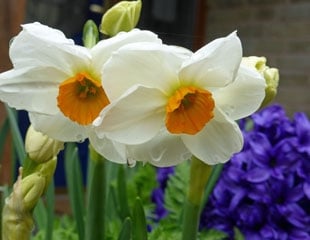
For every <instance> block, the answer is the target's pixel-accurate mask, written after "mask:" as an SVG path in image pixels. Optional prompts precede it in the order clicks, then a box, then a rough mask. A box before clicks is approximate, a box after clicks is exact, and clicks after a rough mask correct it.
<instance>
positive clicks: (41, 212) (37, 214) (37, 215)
mask: <svg viewBox="0 0 310 240" xmlns="http://www.w3.org/2000/svg"><path fill="white" fill-rule="evenodd" d="M33 214H34V219H35V223H36V227H37V228H38V229H39V230H41V229H42V230H45V228H46V225H47V222H46V220H47V209H46V207H45V206H44V203H43V201H42V199H39V201H38V202H37V204H36V206H35V208H34V212H33Z"/></svg>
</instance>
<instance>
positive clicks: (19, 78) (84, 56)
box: [0, 23, 160, 142]
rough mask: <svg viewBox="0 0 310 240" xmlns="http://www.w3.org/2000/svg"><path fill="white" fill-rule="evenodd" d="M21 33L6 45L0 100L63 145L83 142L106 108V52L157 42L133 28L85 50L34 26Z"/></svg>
mask: <svg viewBox="0 0 310 240" xmlns="http://www.w3.org/2000/svg"><path fill="white" fill-rule="evenodd" d="M22 28H23V29H22V31H21V32H20V33H19V34H18V35H17V36H16V37H15V38H14V39H13V41H12V43H11V45H10V58H11V61H12V63H13V67H14V68H13V69H12V70H9V71H7V72H4V73H1V74H0V99H1V100H2V101H4V102H7V103H8V104H9V106H11V107H14V108H17V109H23V110H26V111H28V112H29V116H30V121H31V123H32V125H33V126H34V128H35V129H36V130H37V131H40V132H43V133H44V134H46V135H48V136H49V137H52V138H54V139H57V140H59V141H63V142H66V141H81V140H83V139H85V138H86V137H88V130H89V129H90V126H91V123H92V121H93V120H94V119H95V118H96V117H97V116H98V114H99V113H100V111H101V110H102V109H103V108H104V107H105V106H106V105H108V104H109V99H108V97H107V96H106V93H105V90H104V88H103V86H102V84H101V77H102V76H101V75H102V71H101V70H102V66H103V64H104V63H105V62H106V61H107V59H108V58H109V57H110V56H111V53H112V52H113V51H114V50H116V49H118V48H119V47H121V46H123V45H125V44H127V43H133V42H141V41H149V42H158V41H160V40H159V39H158V38H157V36H156V35H155V34H153V33H151V32H148V31H140V30H138V29H135V30H132V31H131V32H128V33H120V34H118V35H117V36H115V37H113V38H110V39H108V40H102V41H100V42H98V44H96V45H95V46H94V47H92V48H90V49H88V48H85V47H82V46H78V45H75V43H74V42H73V40H71V39H67V38H66V37H65V35H64V34H63V33H62V32H61V31H59V30H56V29H52V28H49V27H47V26H45V25H42V24H40V23H31V24H25V25H22Z"/></svg>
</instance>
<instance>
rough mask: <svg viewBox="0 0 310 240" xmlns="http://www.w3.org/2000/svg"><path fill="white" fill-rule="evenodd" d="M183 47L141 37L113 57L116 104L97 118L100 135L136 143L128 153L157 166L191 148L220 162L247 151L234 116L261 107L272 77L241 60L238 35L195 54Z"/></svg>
mask: <svg viewBox="0 0 310 240" xmlns="http://www.w3.org/2000/svg"><path fill="white" fill-rule="evenodd" d="M181 52H182V51H181V50H180V49H178V48H175V47H169V46H166V45H163V44H158V43H142V44H129V45H127V46H124V47H122V48H120V49H119V50H117V51H116V52H115V53H114V54H113V55H112V57H111V58H110V60H109V61H108V62H107V63H106V64H105V66H104V68H103V71H102V76H103V77H102V79H103V82H102V84H103V85H104V86H105V87H106V89H107V90H106V94H107V96H108V97H109V98H110V99H111V100H112V102H111V104H110V105H109V106H108V107H106V108H105V109H104V110H103V111H102V112H101V113H100V116H99V117H98V118H97V119H96V120H95V121H94V123H93V124H94V125H95V126H96V133H97V135H98V137H99V138H102V137H105V136H106V137H108V138H109V139H112V140H115V141H117V142H119V143H123V144H128V145H131V146H129V147H127V149H126V154H127V157H128V156H129V157H131V156H132V157H134V158H136V159H137V160H141V161H149V162H151V163H152V164H154V165H158V166H168V165H174V164H177V163H179V162H180V161H183V160H185V159H188V157H189V156H190V155H191V154H193V155H195V156H196V157H197V158H199V159H200V160H202V161H203V162H205V163H207V164H216V163H221V162H225V161H227V160H229V158H230V157H231V156H232V154H234V153H236V152H238V151H240V150H241V148H242V146H243V137H242V134H241V131H240V129H239V127H238V125H237V123H236V122H235V120H237V119H240V118H243V117H246V116H248V115H250V114H252V113H253V112H254V111H256V110H257V109H258V108H259V106H260V104H261V102H262V100H263V99H264V96H265V80H264V79H263V78H262V76H261V75H260V74H259V73H258V72H257V71H254V70H252V69H250V68H248V67H246V66H243V65H240V63H241V58H242V47H241V43H240V40H239V38H238V37H237V35H236V33H232V34H230V35H228V36H227V37H225V38H220V39H216V40H214V41H212V42H211V43H209V44H207V45H206V46H204V47H202V48H201V49H200V50H198V51H197V52H195V53H191V54H190V55H186V54H182V53H181ZM141 144H142V145H141Z"/></svg>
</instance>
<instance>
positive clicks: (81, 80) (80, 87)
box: [57, 72, 109, 125]
mask: <svg viewBox="0 0 310 240" xmlns="http://www.w3.org/2000/svg"><path fill="white" fill-rule="evenodd" d="M57 101H58V107H59V108H60V110H61V111H62V113H63V114H64V115H65V116H66V117H68V118H70V119H71V120H72V121H74V122H77V123H79V124H81V125H88V124H90V123H91V122H92V121H93V120H94V119H95V118H96V117H97V116H98V115H99V113H100V112H101V110H102V109H103V108H104V107H105V106H106V105H108V104H109V100H108V98H107V96H106V94H105V92H104V90H103V88H102V86H101V83H100V81H97V80H95V79H93V78H92V77H91V76H90V75H89V74H87V73H85V72H81V73H78V74H76V75H75V76H73V77H71V78H68V79H67V80H65V81H63V82H62V83H61V84H60V86H59V92H58V97H57Z"/></svg>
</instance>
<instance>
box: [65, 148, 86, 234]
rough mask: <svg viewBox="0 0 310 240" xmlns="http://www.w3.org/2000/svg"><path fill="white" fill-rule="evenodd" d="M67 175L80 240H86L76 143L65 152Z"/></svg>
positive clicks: (81, 185) (80, 175)
mask: <svg viewBox="0 0 310 240" xmlns="http://www.w3.org/2000/svg"><path fill="white" fill-rule="evenodd" d="M65 173H66V181H67V186H68V193H69V199H70V205H71V208H72V212H73V216H74V219H75V220H76V228H77V232H78V235H79V238H80V240H82V239H84V236H85V228H84V217H85V211H84V209H85V207H84V206H85V205H84V193H83V180H82V172H81V166H80V161H79V157H78V150H77V147H76V145H75V144H74V143H68V144H67V145H66V150H65Z"/></svg>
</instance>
